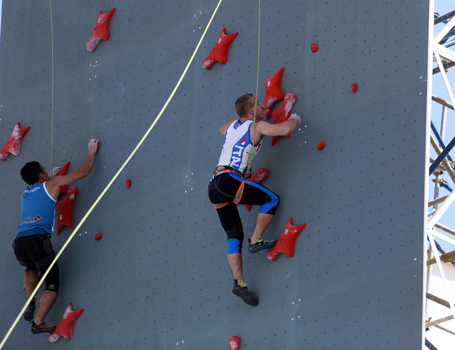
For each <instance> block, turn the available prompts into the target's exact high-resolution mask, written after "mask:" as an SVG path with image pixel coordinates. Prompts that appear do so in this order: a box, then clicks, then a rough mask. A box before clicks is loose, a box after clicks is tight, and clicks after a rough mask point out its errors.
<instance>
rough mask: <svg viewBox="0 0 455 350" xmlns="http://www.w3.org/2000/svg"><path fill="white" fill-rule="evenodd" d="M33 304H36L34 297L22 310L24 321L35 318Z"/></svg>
mask: <svg viewBox="0 0 455 350" xmlns="http://www.w3.org/2000/svg"><path fill="white" fill-rule="evenodd" d="M35 306H36V301H35V298H33V299H32V301H31V302H30V304H28V306H27V309H25V312H24V318H25V320H26V321H28V322H30V321H33V319H34V318H35Z"/></svg>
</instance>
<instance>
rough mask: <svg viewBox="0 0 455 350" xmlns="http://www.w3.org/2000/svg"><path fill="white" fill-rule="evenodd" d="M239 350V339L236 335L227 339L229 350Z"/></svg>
mask: <svg viewBox="0 0 455 350" xmlns="http://www.w3.org/2000/svg"><path fill="white" fill-rule="evenodd" d="M238 349H240V338H239V337H237V336H236V335H233V336H232V337H230V338H229V350H238Z"/></svg>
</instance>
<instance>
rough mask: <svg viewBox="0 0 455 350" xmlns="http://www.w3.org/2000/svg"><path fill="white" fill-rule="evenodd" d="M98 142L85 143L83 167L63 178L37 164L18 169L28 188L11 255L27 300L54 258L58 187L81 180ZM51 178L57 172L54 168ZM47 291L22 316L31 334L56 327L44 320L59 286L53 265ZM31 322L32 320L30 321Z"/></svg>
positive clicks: (89, 170)
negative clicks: (21, 272)
mask: <svg viewBox="0 0 455 350" xmlns="http://www.w3.org/2000/svg"><path fill="white" fill-rule="evenodd" d="M98 143H99V141H98V140H95V139H92V140H91V141H90V142H89V144H88V156H87V159H86V160H85V162H84V163H83V164H82V166H81V167H80V168H79V169H77V170H76V171H74V172H72V173H70V174H68V175H65V176H53V177H52V178H50V177H49V174H48V173H47V172H46V170H45V169H44V167H43V166H42V165H41V164H40V163H38V162H29V163H27V164H25V165H24V166H23V167H22V169H21V177H22V180H24V181H25V182H26V183H27V184H28V185H29V186H28V187H27V188H26V190H25V191H24V193H23V194H22V200H21V206H22V213H21V223H20V225H19V228H18V229H17V236H16V239H15V240H14V243H13V248H14V254H15V255H16V258H17V260H18V261H19V263H20V264H21V265H23V266H25V268H26V270H25V273H24V284H25V289H26V291H27V298H29V297H30V295H31V294H32V292H33V290H34V289H35V287H36V285H37V284H38V281H39V275H38V273H40V274H41V275H43V274H44V273H45V272H46V270H47V268H48V267H49V265H50V264H51V262H52V261H53V260H54V258H55V252H54V250H53V249H52V245H51V235H52V232H53V230H54V216H55V204H56V202H57V199H58V196H59V194H60V187H61V186H63V185H69V184H71V183H73V182H75V181H77V180H80V179H82V178H84V177H86V176H88V174H90V172H91V171H92V168H93V163H94V161H95V153H96V151H97V149H98ZM54 170H55V171H53V173H54V174H53V175H56V173H58V170H59V169H58V168H56V169H54ZM45 282H46V289H45V290H44V293H43V295H42V296H41V298H40V300H39V308H38V311H37V313H36V316H35V304H36V303H35V298H33V300H32V301H31V302H30V304H29V305H28V306H27V309H26V311H25V313H24V318H25V320H26V321H29V322H31V323H32V333H33V334H39V333H49V332H52V331H53V330H54V329H55V326H48V325H47V324H46V322H44V318H45V317H46V316H47V314H48V313H49V311H50V310H51V308H52V306H53V305H54V303H55V300H56V299H57V293H58V287H59V270H58V266H57V264H55V265H54V266H53V267H52V269H51V270H50V272H49V274H48V275H47V277H46V279H45ZM33 319H34V320H33Z"/></svg>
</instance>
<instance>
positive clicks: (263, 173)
mask: <svg viewBox="0 0 455 350" xmlns="http://www.w3.org/2000/svg"><path fill="white" fill-rule="evenodd" d="M268 175H269V171H268V170H267V169H266V168H260V169H258V170H257V171H256V172H255V173H254V174H253V175H252V176H250V177H249V178H248V179H247V180H248V181H253V182H255V183H257V184H260V183H261V182H262V181H264V180H265V179H266V178H267V176H268ZM245 208H246V209H247V210H248V211H251V205H250V204H245Z"/></svg>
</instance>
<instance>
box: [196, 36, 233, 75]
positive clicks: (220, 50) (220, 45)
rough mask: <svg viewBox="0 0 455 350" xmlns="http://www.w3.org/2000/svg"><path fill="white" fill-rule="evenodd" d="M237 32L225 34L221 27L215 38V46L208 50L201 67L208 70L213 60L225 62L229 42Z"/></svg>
mask: <svg viewBox="0 0 455 350" xmlns="http://www.w3.org/2000/svg"><path fill="white" fill-rule="evenodd" d="M238 34H239V32H237V33H234V34H229V35H226V29H224V28H223V30H222V31H221V33H220V35H219V36H218V39H217V40H216V43H215V47H214V48H213V49H212V51H211V52H210V55H208V57H207V58H206V59H205V60H204V61H202V67H203V68H204V69H207V70H210V69H212V67H213V64H214V63H215V61H217V62H220V63H221V64H226V62H227V60H228V50H229V46H231V43H232V42H233V41H234V39H235V38H236V36H237V35H238Z"/></svg>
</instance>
